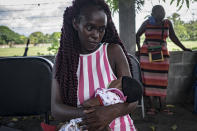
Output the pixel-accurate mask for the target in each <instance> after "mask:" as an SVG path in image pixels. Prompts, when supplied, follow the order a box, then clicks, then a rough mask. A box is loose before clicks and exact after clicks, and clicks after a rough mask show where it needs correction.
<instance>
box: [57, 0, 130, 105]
mask: <svg viewBox="0 0 197 131" xmlns="http://www.w3.org/2000/svg"><path fill="white" fill-rule="evenodd" d="M87 6H99V7H100V8H101V9H102V10H104V12H105V13H106V15H107V22H108V23H107V27H106V30H105V35H104V37H103V39H102V42H106V43H114V44H119V45H120V46H121V47H122V49H123V51H124V53H125V55H126V57H127V59H128V55H127V53H126V50H125V48H124V46H123V44H122V42H121V41H120V38H119V36H118V33H117V31H116V29H115V26H114V23H113V22H112V18H111V12H110V9H109V7H108V5H107V4H106V3H105V1H104V0H74V1H73V4H72V6H70V7H67V8H66V10H65V11H64V16H63V27H62V29H61V32H62V33H61V39H60V47H59V50H58V53H57V56H56V71H55V78H56V79H57V82H58V84H59V86H60V91H61V96H62V99H63V101H64V103H65V104H67V105H71V106H77V86H78V79H77V74H76V72H77V68H78V63H79V49H80V41H79V38H78V34H77V31H76V30H75V29H74V28H73V26H72V20H73V18H77V17H78V16H79V15H80V11H81V9H82V8H85V7H87ZM128 61H129V66H130V67H131V62H130V60H129V59H128Z"/></svg>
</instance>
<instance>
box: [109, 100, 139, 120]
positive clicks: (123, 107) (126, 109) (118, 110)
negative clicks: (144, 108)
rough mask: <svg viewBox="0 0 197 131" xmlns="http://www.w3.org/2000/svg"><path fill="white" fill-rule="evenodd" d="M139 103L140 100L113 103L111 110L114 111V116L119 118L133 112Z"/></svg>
mask: <svg viewBox="0 0 197 131" xmlns="http://www.w3.org/2000/svg"><path fill="white" fill-rule="evenodd" d="M137 103H138V102H137V101H136V102H133V103H119V104H114V105H111V111H112V113H113V116H114V117H115V118H117V117H120V116H124V115H126V114H129V113H132V112H133V111H134V110H135V108H136V106H137Z"/></svg>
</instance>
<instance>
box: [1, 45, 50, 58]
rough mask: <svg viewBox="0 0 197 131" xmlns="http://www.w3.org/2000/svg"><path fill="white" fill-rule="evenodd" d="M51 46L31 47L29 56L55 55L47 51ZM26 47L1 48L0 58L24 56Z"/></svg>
mask: <svg viewBox="0 0 197 131" xmlns="http://www.w3.org/2000/svg"><path fill="white" fill-rule="evenodd" d="M48 47H49V46H42V47H37V46H33V47H29V49H28V52H27V56H39V55H50V54H53V53H52V52H49V51H48V50H47V48H48ZM24 51H25V47H17V48H0V56H23V54H24Z"/></svg>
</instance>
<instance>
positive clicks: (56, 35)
mask: <svg viewBox="0 0 197 131" xmlns="http://www.w3.org/2000/svg"><path fill="white" fill-rule="evenodd" d="M60 36H61V33H60V32H54V33H53V34H52V35H51V40H52V44H51V47H49V48H48V51H51V52H53V53H54V54H57V51H58V49H59V40H60Z"/></svg>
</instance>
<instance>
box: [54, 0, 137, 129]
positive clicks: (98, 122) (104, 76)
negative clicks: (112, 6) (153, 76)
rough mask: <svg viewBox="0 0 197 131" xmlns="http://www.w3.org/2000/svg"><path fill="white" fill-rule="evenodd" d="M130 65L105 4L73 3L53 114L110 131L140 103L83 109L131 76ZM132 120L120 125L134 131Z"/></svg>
mask: <svg viewBox="0 0 197 131" xmlns="http://www.w3.org/2000/svg"><path fill="white" fill-rule="evenodd" d="M130 67H131V64H130V61H129V58H128V55H127V53H126V51H125V48H124V46H123V44H122V43H121V41H120V39H119V36H118V34H117V31H116V29H115V26H114V23H113V21H112V18H111V12H110V10H109V7H108V5H107V4H106V3H105V1H104V0H74V1H73V4H72V6H70V7H68V8H67V9H66V10H65V12H64V19H63V27H62V34H61V40H60V48H59V50H58V54H57V57H56V63H55V66H54V76H53V84H52V98H51V111H52V115H53V116H54V117H55V119H57V120H61V121H69V120H71V119H75V118H85V119H83V121H82V125H81V126H84V127H86V129H88V130H89V131H91V130H93V131H94V130H95V129H96V130H97V131H101V130H104V129H105V128H106V127H108V126H109V127H110V128H111V129H114V130H120V126H119V127H118V126H115V125H116V124H113V123H112V121H113V120H114V119H116V118H118V117H121V116H125V115H127V114H129V113H131V112H132V111H134V109H135V108H136V105H137V101H134V102H132V103H128V102H124V103H117V104H113V105H109V106H96V107H95V106H93V107H89V108H85V107H83V106H82V105H83V103H84V102H86V101H87V100H89V99H91V98H93V97H94V94H95V91H96V90H97V88H106V87H107V85H108V84H109V83H110V82H111V81H113V80H115V79H117V78H120V77H122V76H130V77H131V73H130ZM127 121H128V120H127V119H125V118H124V119H122V120H121V121H119V122H118V123H119V125H121V127H122V128H123V127H124V129H126V130H135V129H133V128H132V127H133V125H131V124H130V127H129V128H126V126H125V122H127Z"/></svg>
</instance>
